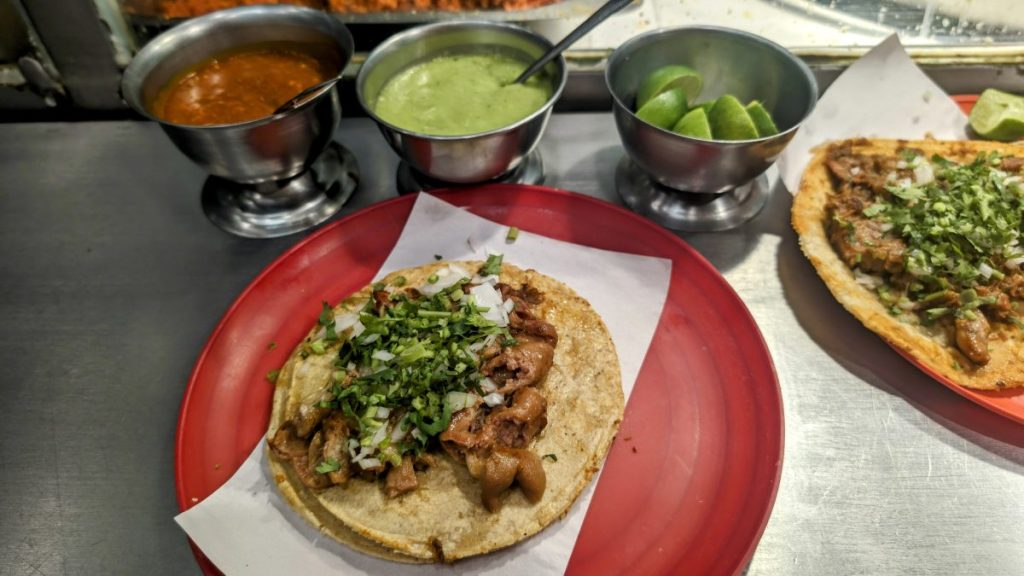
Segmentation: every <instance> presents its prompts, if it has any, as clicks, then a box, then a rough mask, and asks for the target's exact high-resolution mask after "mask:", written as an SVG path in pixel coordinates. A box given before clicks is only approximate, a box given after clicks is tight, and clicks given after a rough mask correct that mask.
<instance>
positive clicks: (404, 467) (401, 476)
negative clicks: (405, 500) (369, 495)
mask: <svg viewBox="0 0 1024 576" xmlns="http://www.w3.org/2000/svg"><path fill="white" fill-rule="evenodd" d="M417 486H419V482H417V481H416V470H415V468H413V464H412V456H410V455H408V454H406V455H405V457H403V458H402V463H401V464H400V465H399V466H392V467H391V469H390V470H388V474H387V476H386V477H385V478H384V493H385V494H387V495H388V498H394V497H395V496H398V495H400V494H405V493H406V492H412V491H413V490H415V489H416V487H417Z"/></svg>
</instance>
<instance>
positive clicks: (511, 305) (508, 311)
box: [502, 298, 516, 314]
mask: <svg viewBox="0 0 1024 576" xmlns="http://www.w3.org/2000/svg"><path fill="white" fill-rule="evenodd" d="M502 307H503V308H505V314H511V313H512V309H513V308H515V307H516V303H515V302H513V301H512V299H511V298H509V299H508V300H505V301H504V302H503V303H502Z"/></svg>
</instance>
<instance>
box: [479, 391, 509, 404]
mask: <svg viewBox="0 0 1024 576" xmlns="http://www.w3.org/2000/svg"><path fill="white" fill-rule="evenodd" d="M504 403H505V395H504V394H498V393H497V392H491V393H490V394H488V395H487V396H484V404H487V405H488V406H490V407H491V408H494V407H495V406H498V405H499V404H504Z"/></svg>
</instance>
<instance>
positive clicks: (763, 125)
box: [747, 100, 779, 138]
mask: <svg viewBox="0 0 1024 576" xmlns="http://www.w3.org/2000/svg"><path fill="white" fill-rule="evenodd" d="M747 114H750V119H751V120H752V121H753V122H754V128H757V136H758V137H759V138H764V137H765V136H775V135H776V134H778V133H779V127H778V126H776V125H775V121H774V120H772V115H771V114H769V113H768V111H767V110H765V109H764V105H763V104H761V103H760V102H758V101H757V100H754V101H753V102H751V103H750V104H747Z"/></svg>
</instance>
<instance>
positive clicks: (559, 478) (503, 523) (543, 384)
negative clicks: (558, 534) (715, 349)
mask: <svg viewBox="0 0 1024 576" xmlns="http://www.w3.org/2000/svg"><path fill="white" fill-rule="evenodd" d="M483 265H484V263H482V262H459V263H452V264H449V263H444V262H438V263H433V264H430V265H426V266H422V267H418V268H413V269H406V270H400V271H397V272H394V273H392V274H390V275H388V276H387V277H386V278H385V279H383V280H382V281H381V283H380V284H378V285H377V288H378V289H379V288H381V285H383V286H387V287H390V288H389V290H391V291H393V292H400V291H401V290H407V289H408V288H410V287H424V286H428V285H431V283H430V282H428V280H433V281H435V282H437V281H438V275H439V274H441V275H444V276H445V277H448V276H449V275H450V274H451V271H452V270H464V271H469V275H473V276H474V278H475V280H477V281H479V280H480V279H481V275H480V274H477V273H476V272H477V271H478V270H480V269H481V266H483ZM497 280H498V281H499V282H500V283H501V284H504V285H506V288H503V290H506V289H508V288H509V287H511V288H512V289H516V290H520V292H516V293H518V294H520V295H523V294H526V293H527V290H526V287H530V288H531V290H533V291H531V292H529V294H530V298H529V299H530V300H531V302H532V305H529V306H528V307H529V308H530V310H529V314H527V317H528V318H536V319H538V322H540V324H549V325H550V326H553V327H554V329H555V330H557V344H556V345H554V346H553V349H554V353H553V357H551V358H550V368H549V369H548V370H547V372H546V375H545V376H544V377H543V378H542V379H541V380H540V381H539V382H536V383H534V384H533V385H531V386H529V389H530V391H529V392H530V394H534V392H539V393H540V394H541V395H543V397H544V398H545V399H546V426H544V425H543V424H541V428H542V429H541V430H540V432H539V433H536V427H534V429H532V430H531V432H530V434H532V435H533V436H532V437H528V440H529V441H528V443H527V444H526V445H516V446H517V449H516V450H512V451H513V452H517V453H520V454H521V453H523V452H526V451H528V452H530V453H532V454H533V456H532V457H531V459H532V461H534V462H540V464H541V465H542V467H543V476H544V477H546V483H545V485H544V487H543V488H542V490H543V493H542V495H540V496H539V497H538V496H537V494H536V493H533V494H531V496H532V497H533V498H534V499H536V500H537V501H536V502H532V501H531V499H530V498H528V497H527V495H526V494H524V492H526V488H525V487H524V488H522V489H518V488H516V487H513V488H512V489H509V490H506V491H503V492H501V494H500V496H498V500H497V506H496V509H495V511H489V510H488V508H487V507H485V506H484V505H483V504H482V501H485V500H486V499H485V494H483V493H482V490H483V489H482V488H481V483H482V480H479V479H478V478H479V477H480V474H481V473H480V468H479V467H480V466H483V464H482V462H483V460H482V459H477V460H478V461H476V462H475V463H476V466H477V470H476V476H477V477H474V475H473V474H471V472H470V468H471V467H473V466H471V464H472V463H473V454H470V453H469V452H466V456H465V459H463V458H462V457H461V456H462V454H463V453H462V452H459V451H458V450H456V451H454V452H449V451H447V450H441V449H438V448H437V445H438V444H439V442H438V441H437V439H434V440H431V441H430V442H429V446H430V447H431V452H430V457H431V459H432V461H431V462H430V465H429V466H427V467H426V468H425V469H422V470H419V469H417V470H416V472H415V478H416V481H415V482H414V484H415V485H416V486H415V488H414V489H411V490H408V491H406V492H403V493H400V494H398V495H389V491H390V490H391V489H392V485H391V478H390V473H389V475H388V476H389V477H388V480H387V481H385V482H382V481H380V480H377V481H373V480H366V479H363V478H360V477H356V476H358V474H357V472H358V470H359V469H358V466H357V465H356V464H353V463H351V462H349V463H348V466H349V467H350V468H351V469H352V470H353V477H352V478H351V479H348V480H347V481H345V482H344V483H343V484H341V485H330V486H327V487H310V486H308V485H307V484H306V483H304V482H303V481H302V479H301V478H300V477H299V475H298V474H297V473H296V470H299V469H300V467H299V466H298V465H296V464H295V463H294V461H289V460H288V459H287V458H282V457H281V452H280V451H279V450H275V449H268V452H269V454H270V465H271V469H272V472H273V474H274V477H275V481H276V483H277V485H278V487H279V489H280V490H281V492H282V494H283V495H284V497H285V499H286V500H287V501H288V502H289V504H290V505H291V506H292V507H293V508H295V509H296V510H297V511H298V512H299V514H300V515H302V516H303V518H305V519H306V520H307V521H309V522H310V523H312V524H313V525H314V526H316V527H318V528H319V529H320V530H321V531H323V532H324V533H326V534H328V535H330V536H331V537H333V538H335V539H337V540H339V541H340V542H342V543H343V544H346V545H348V546H350V547H352V548H354V549H356V550H359V551H361V552H364V553H367V554H371V555H374V556H378V557H382V558H387V559H391V560H396V561H404V562H437V561H446V562H450V561H453V560H457V559H459V558H465V557H468V556H473V555H477V554H484V553H487V552H491V551H494V550H497V549H500V548H503V547H506V546H510V545H512V544H514V543H516V542H518V541H520V540H523V539H525V538H527V537H529V536H531V535H533V534H535V533H537V532H538V531H540V530H542V529H543V528H544V527H545V526H547V525H549V524H550V523H552V522H554V521H555V520H557V519H559V518H561V517H562V516H564V515H565V514H566V512H567V511H568V510H569V508H570V506H571V505H572V503H573V502H574V501H575V500H576V498H577V496H578V495H579V494H580V492H581V491H582V490H583V488H584V487H585V486H586V485H587V483H588V482H589V481H590V480H591V478H592V476H593V475H594V473H595V472H596V471H597V470H598V469H599V467H600V465H601V462H602V460H603V458H604V457H605V455H606V453H607V451H608V448H609V446H610V444H611V441H612V439H613V437H614V435H615V433H616V431H617V429H618V425H619V422H620V421H621V418H622V413H623V404H624V399H623V392H622V385H621V376H620V370H619V363H618V358H617V356H616V353H615V348H614V346H613V344H612V341H611V338H610V336H609V333H608V330H607V328H606V327H605V325H604V323H603V322H602V320H601V318H600V317H599V316H598V314H597V313H596V312H595V311H594V309H593V308H592V307H591V306H590V304H589V303H588V302H587V301H585V300H584V299H582V298H581V297H579V296H578V295H577V294H576V293H575V292H574V291H573V290H572V289H570V288H569V287H568V286H566V285H565V284H562V283H561V282H558V281H557V280H554V279H552V278H550V277H547V276H544V275H542V274H540V273H538V272H536V271H533V270H521V269H519V268H516V267H514V266H512V265H509V264H504V265H502V266H501V269H500V275H499V277H498V279H497ZM490 282H491V284H493V283H494V279H490ZM440 284H444V280H442V281H441V282H440ZM396 285H398V286H400V287H401V288H396ZM498 286H499V288H500V287H501V285H498ZM468 290H469V288H468V287H467V288H466V291H468ZM378 292H379V290H378ZM538 293H539V294H540V296H537V294H538ZM371 298H374V290H373V289H372V288H371V287H369V286H368V287H366V288H364V289H363V290H361V291H359V292H358V293H356V294H354V295H352V296H351V297H349V298H347V299H346V300H345V301H343V302H342V303H340V304H339V305H337V306H336V307H334V309H333V314H334V315H335V318H344V317H346V315H351V314H352V313H353V312H354V311H358V310H360V309H361V308H363V307H364V306H365V305H366V303H367V302H368V301H370V299H371ZM511 299H512V298H511V297H510V298H507V299H506V301H505V305H506V307H510V306H511V305H510V304H509V303H508V301H509V300H511ZM538 300H539V302H538ZM516 302H518V303H519V304H522V303H523V301H522V300H521V299H520V300H516ZM519 304H516V306H519ZM510 314H511V315H512V316H514V315H515V312H512V313H510ZM348 317H349V318H351V316H348ZM322 318H323V317H322ZM511 322H512V321H510V329H512V328H511ZM339 326H340V325H339ZM542 327H543V326H542ZM338 332H339V339H340V340H342V341H344V340H346V339H348V338H352V335H351V334H350V333H349V334H346V333H342V331H341V330H340V329H339V330H338ZM349 332H351V330H349ZM541 332H544V330H541ZM512 333H513V334H517V332H515V331H514V330H513V332H512ZM323 334H324V328H323V327H322V326H319V325H318V326H317V327H314V329H313V330H312V331H311V332H310V335H309V337H308V338H307V339H306V340H305V341H304V342H303V344H302V345H300V346H299V347H298V348H297V349H296V351H295V352H294V353H293V354H292V355H291V357H290V358H289V359H288V361H287V363H286V364H285V365H284V366H283V367H282V369H281V371H280V374H279V376H278V380H277V387H276V391H275V395H274V403H273V409H272V413H271V418H270V425H269V430H268V439H271V440H273V439H274V438H275V436H276V435H278V433H279V432H280V431H281V430H282V428H286V430H285V432H288V431H289V430H287V428H288V427H290V426H291V427H294V422H296V421H297V420H301V416H302V414H300V413H308V411H309V409H308V408H304V407H309V406H313V405H317V403H318V402H322V401H323V399H324V397H325V396H324V395H325V393H326V392H327V391H329V390H332V387H333V386H334V384H332V382H334V383H336V382H337V378H338V377H340V376H341V375H340V374H338V371H339V366H338V365H337V363H338V358H339V355H338V344H333V345H332V346H331V347H328V348H327V349H326V350H325V351H324V352H325V353H323V354H318V353H310V343H311V342H316V340H317V339H318V338H322V336H323ZM518 334H519V335H517V336H515V339H516V340H518V341H519V344H520V345H524V346H525V345H528V344H530V343H531V342H533V341H534V340H535V338H534V337H533V336H532V335H531V334H529V333H524V332H518ZM364 336H365V334H364ZM360 338H362V337H360ZM548 341H549V342H550V341H553V337H552V338H550V339H549V340H548ZM479 353H480V355H481V358H480V364H481V365H486V364H487V362H486V361H485V357H486V355H487V354H488V352H487V351H486V349H484V350H479ZM504 353H505V352H502V354H504ZM378 355H379V354H378ZM399 356H400V355H399ZM382 357H384V358H386V357H387V355H386V354H385V355H383V356H382ZM398 360H400V358H395V359H392V360H391V362H395V361H398ZM348 368H350V369H351V368H352V366H351V364H350V365H349V366H348ZM506 368H507V367H502V368H501V369H500V370H496V371H493V372H489V373H490V374H491V375H492V376H493V378H494V380H495V381H498V382H499V383H502V382H504V384H503V385H502V386H503V387H502V388H501V390H504V389H505V388H512V387H514V386H512V384H511V383H512V382H513V381H514V380H515V377H516V376H518V375H519V374H521V373H519V372H516V373H512V372H507V370H506ZM332 374H333V375H334V376H333V377H332ZM332 378H333V380H332ZM339 390H340V388H339V389H334V392H338V391H339ZM499 391H500V390H499ZM332 393H333V392H332ZM481 394H482V392H481ZM520 394H523V395H525V392H524V391H523V390H516V391H515V392H514V393H513V392H508V393H507V394H506V396H508V398H507V399H506V400H505V401H504V404H501V403H498V404H497V405H496V406H495V407H493V408H484V406H485V405H484V404H482V403H480V401H479V399H477V400H476V402H477V404H476V406H475V408H474V409H479V410H489V412H488V416H490V415H492V414H494V413H495V412H496V411H498V410H506V411H511V410H512V408H515V407H517V404H516V403H517V402H518V401H519V400H520ZM456 397H458V394H456ZM466 404H467V407H466V408H465V410H463V414H466V413H468V412H469V410H470V407H469V404H470V402H469V400H467V401H466ZM506 405H508V406H511V408H510V407H508V406H506ZM451 412H452V414H451V417H450V421H449V426H448V427H447V428H446V430H445V434H446V433H451V431H452V429H453V428H454V427H455V426H456V423H457V420H458V419H459V412H458V411H456V410H452V411H451ZM395 416H396V413H391V414H390V418H391V419H392V422H393V419H394V418H395ZM328 418H329V417H328ZM480 421H481V422H485V420H482V419H481V420H480ZM350 424H351V422H350ZM322 426H326V424H323V425H322ZM397 427H398V426H397V425H396V426H393V427H392V428H391V429H390V430H392V431H394V430H395V429H396V428H397ZM507 431H508V429H506V432H507ZM516 431H517V432H521V430H520V429H516ZM478 432H479V434H482V431H478ZM282 434H283V433H282ZM350 434H351V435H352V436H355V435H356V433H355V431H354V430H350ZM507 435H508V434H506V436H507ZM442 436H443V437H445V438H446V442H448V443H449V444H447V446H448V447H451V446H453V445H454V446H455V448H456V449H461V448H462V447H463V446H461V445H455V444H454V442H455V440H452V438H454V436H445V435H444V434H442ZM406 438H407V439H408V436H406ZM518 438H519V440H520V442H521V441H522V439H523V437H518ZM271 443H272V442H271ZM514 445H515V444H514ZM352 448H353V450H352V451H350V452H348V458H349V460H352V459H353V458H352V457H351V455H352V454H355V453H358V451H359V450H361V449H362V448H361V447H359V446H355V445H352ZM502 450H505V448H495V451H502ZM384 451H385V450H384V449H380V450H379V452H378V454H380V455H381V457H382V458H383V453H384ZM484 454H485V455H486V454H490V452H486V453H484ZM316 457H319V456H314V458H316ZM302 458H304V456H300V458H299V459H300V460H302ZM492 458H495V457H494V456H493V454H492ZM499 460H500V459H499ZM364 463H365V458H364ZM487 463H488V465H490V464H492V462H491V460H487ZM304 464H305V466H307V467H308V468H301V469H303V470H310V469H312V461H309V460H306V461H304ZM323 464H324V462H323V461H321V462H320V465H321V466H323ZM330 464H331V465H333V464H334V463H333V462H330ZM403 464H405V460H403ZM467 466H469V467H467ZM329 468H331V466H327V467H326V468H323V469H329ZM393 468H397V466H392V469H393ZM487 470H488V473H489V472H490V469H489V468H488V469H487ZM520 471H522V470H520ZM516 479H517V482H519V483H520V484H522V482H520V480H521V477H520V476H518V475H517V476H516ZM307 480H308V479H307ZM491 496H492V499H491V503H492V505H493V504H494V502H495V500H494V498H493V494H492V495H491Z"/></svg>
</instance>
